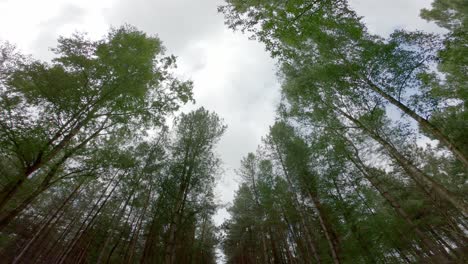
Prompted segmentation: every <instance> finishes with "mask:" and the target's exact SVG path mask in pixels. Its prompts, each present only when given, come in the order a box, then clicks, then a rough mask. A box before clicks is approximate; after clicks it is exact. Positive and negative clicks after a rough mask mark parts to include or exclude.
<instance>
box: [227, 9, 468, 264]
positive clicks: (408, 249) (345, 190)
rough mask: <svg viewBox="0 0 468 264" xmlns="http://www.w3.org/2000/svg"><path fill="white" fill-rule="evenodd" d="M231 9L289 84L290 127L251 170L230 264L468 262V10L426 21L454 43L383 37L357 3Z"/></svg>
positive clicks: (283, 124) (272, 139)
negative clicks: (372, 30) (371, 29)
mask: <svg viewBox="0 0 468 264" xmlns="http://www.w3.org/2000/svg"><path fill="white" fill-rule="evenodd" d="M219 10H220V12H223V13H224V15H225V18H226V24H227V25H228V26H230V27H231V28H233V29H239V30H242V31H244V32H248V33H249V34H250V35H251V37H253V38H255V39H257V40H259V41H261V42H262V43H264V44H265V46H266V48H267V50H268V51H270V52H271V54H272V56H274V57H276V58H277V59H278V60H279V64H280V71H279V75H280V78H281V81H282V102H281V104H280V106H279V107H278V114H277V120H276V122H275V124H274V125H273V126H272V127H271V128H270V132H269V134H268V135H267V136H266V137H265V138H264V140H263V143H262V144H261V145H260V146H259V149H258V151H257V153H255V154H253V153H250V154H248V155H247V156H246V157H245V158H244V159H243V160H242V163H241V169H240V170H239V175H241V176H242V179H243V180H242V183H241V186H240V188H239V190H238V191H237V194H236V197H235V200H234V202H233V205H232V206H231V207H230V209H229V211H230V213H231V216H232V218H231V219H229V220H227V221H226V222H225V223H224V225H223V230H224V233H225V234H224V235H225V238H224V240H223V243H222V247H223V250H224V252H225V255H226V260H227V263H336V264H338V263H466V261H467V255H466V252H467V251H468V250H467V249H468V248H467V245H468V244H467V243H468V237H467V233H468V222H467V221H466V219H467V216H468V205H467V201H466V193H467V184H466V183H467V171H468V141H467V139H468V134H467V133H468V112H467V97H468V93H467V92H468V82H467V81H468V79H467V74H466V73H467V65H468V61H467V58H468V56H467V55H468V19H467V16H468V6H467V5H466V1H463V0H435V2H434V3H433V4H432V8H431V10H423V11H422V12H421V15H422V17H423V18H425V19H427V20H431V21H435V22H436V23H437V24H438V25H439V26H441V27H444V28H445V29H446V30H447V32H448V33H447V34H446V35H445V36H438V35H434V34H429V33H425V32H420V31H416V32H408V31H404V30H397V31H395V32H394V33H393V34H391V35H390V36H389V37H388V38H383V37H380V36H376V35H373V34H371V33H369V32H368V31H367V29H366V28H365V26H364V24H363V23H362V21H361V19H360V17H358V16H357V15H356V13H355V12H354V11H353V10H352V9H351V8H350V7H349V5H348V2H347V1H346V0H320V1H316V0H289V1H277V0H265V1H256V0H226V4H225V5H224V6H222V7H220V9H219ZM428 139H432V140H435V141H434V142H437V145H435V144H427V145H422V144H417V142H418V141H421V140H422V141H423V142H424V141H426V142H428V141H429V140H428Z"/></svg>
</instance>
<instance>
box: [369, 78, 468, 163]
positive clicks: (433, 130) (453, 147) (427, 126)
mask: <svg viewBox="0 0 468 264" xmlns="http://www.w3.org/2000/svg"><path fill="white" fill-rule="evenodd" d="M365 80H366V82H367V83H368V85H369V86H370V88H371V90H373V91H374V92H376V93H378V94H379V95H380V96H382V97H383V98H385V99H386V100H387V101H388V102H390V103H391V104H392V105H394V106H396V107H397V108H399V109H400V110H401V111H403V112H404V113H405V114H407V115H408V116H410V117H411V118H413V119H414V120H415V121H416V122H417V123H418V124H419V125H420V126H421V127H422V128H423V129H424V130H426V131H427V132H429V133H430V134H432V135H433V136H434V138H436V139H437V140H439V141H440V143H442V144H443V145H445V146H446V147H447V148H448V149H449V150H450V151H451V152H452V153H453V154H454V155H455V157H456V158H457V159H458V160H459V161H460V162H461V163H462V164H463V165H464V166H465V168H468V156H467V155H466V154H465V153H463V152H462V151H461V150H460V149H459V148H458V147H457V144H456V143H454V142H452V141H451V140H450V139H449V138H448V137H447V136H446V135H444V134H443V133H442V131H440V130H439V128H437V127H436V126H435V125H434V124H432V123H430V122H429V120H427V119H425V118H424V117H422V116H420V115H418V114H417V113H416V112H414V111H413V110H411V109H410V108H409V107H407V106H406V105H404V104H403V103H401V102H400V101H398V100H397V99H395V98H393V97H392V96H391V95H389V94H387V93H386V92H385V91H383V90H382V89H381V88H380V87H378V86H377V85H375V84H374V83H373V82H372V81H371V80H369V79H368V78H367V77H365Z"/></svg>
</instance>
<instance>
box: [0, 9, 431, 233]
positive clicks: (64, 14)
mask: <svg viewBox="0 0 468 264" xmlns="http://www.w3.org/2000/svg"><path fill="white" fill-rule="evenodd" d="M350 2H351V5H352V7H353V8H355V10H356V11H357V13H358V15H360V16H363V18H364V21H365V23H366V24H367V27H368V28H369V30H370V31H371V32H373V33H377V34H380V35H384V36H385V35H388V34H389V33H391V32H392V31H393V30H395V29H399V28H404V29H410V30H414V29H420V30H427V31H439V32H440V29H438V28H436V26H435V25H434V24H432V23H427V22H426V21H424V20H422V19H420V18H419V15H418V14H419V10H420V9H421V8H424V7H429V6H430V3H431V0H351V1H350ZM220 4H222V0H76V1H73V0H41V1H38V0H0V25H1V26H0V40H8V41H10V42H11V43H14V44H16V45H17V46H18V47H19V48H20V49H21V50H22V51H24V52H25V53H30V54H33V55H34V56H35V57H38V58H41V59H44V60H47V59H50V58H51V53H50V52H49V50H48V48H49V47H54V46H55V43H56V39H57V37H58V36H59V35H70V34H71V33H72V32H74V31H76V30H78V31H84V32H88V33H89V36H90V37H92V38H96V39H97V38H100V37H102V36H103V35H104V34H105V33H106V31H107V30H108V29H109V27H110V26H119V25H122V24H124V23H129V24H132V25H134V26H136V27H138V28H139V29H140V30H143V31H145V32H147V33H149V34H157V35H158V36H159V37H160V38H161V39H162V40H163V42H164V43H165V46H166V47H167V49H168V52H169V53H173V54H174V55H176V56H178V64H179V71H178V73H179V74H180V75H181V76H183V77H184V78H190V79H192V80H193V81H194V83H195V89H194V93H195V99H196V101H197V104H196V107H198V106H204V107H205V108H207V109H209V110H213V111H215V112H217V113H218V114H219V115H220V116H221V117H222V118H224V120H225V122H226V124H227V125H228V130H227V133H226V134H225V136H224V137H223V139H222V140H221V142H220V145H219V148H218V153H219V154H220V155H221V158H222V159H223V161H224V171H225V173H224V174H223V175H222V176H221V179H220V181H219V184H218V186H217V196H218V199H219V200H220V201H221V202H223V203H227V202H230V201H231V200H232V198H233V195H234V192H235V190H236V188H237V182H238V180H237V179H236V176H235V173H234V169H236V168H237V167H238V166H239V161H240V159H241V158H242V157H243V156H245V155H246V154H247V153H248V152H253V151H255V149H256V146H257V145H258V144H259V143H260V140H261V137H262V136H263V135H265V134H266V133H267V131H268V127H269V125H271V124H272V123H273V119H274V115H275V105H276V103H277V102H278V101H279V84H278V82H277V79H276V76H275V62H274V61H273V60H272V59H270V58H269V56H268V54H267V53H266V52H265V51H264V48H263V46H262V45H261V44H259V43H256V42H254V41H250V40H248V39H247V37H246V36H244V35H242V34H241V33H239V32H236V33H234V32H232V31H231V30H229V29H227V28H226V26H224V24H223V17H222V15H220V14H218V13H217V11H216V7H217V6H218V5H220ZM189 108H193V106H192V107H188V108H186V109H189ZM225 217H227V213H226V211H225V210H222V211H220V212H219V213H218V214H217V216H216V217H215V219H216V222H217V223H218V224H219V223H221V222H222V220H223V218H225Z"/></svg>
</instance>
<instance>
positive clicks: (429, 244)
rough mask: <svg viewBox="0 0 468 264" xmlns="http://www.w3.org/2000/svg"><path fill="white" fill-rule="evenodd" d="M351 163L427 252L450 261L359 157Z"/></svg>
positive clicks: (443, 250)
mask: <svg viewBox="0 0 468 264" xmlns="http://www.w3.org/2000/svg"><path fill="white" fill-rule="evenodd" d="M350 159H351V161H352V162H353V163H354V165H355V166H356V167H357V168H358V169H359V170H360V171H361V172H362V174H363V175H364V177H365V178H366V179H367V180H368V181H369V182H370V183H371V184H372V186H373V187H374V188H375V189H376V190H377V191H378V192H379V193H380V194H381V195H382V197H384V198H385V200H386V201H387V202H388V203H389V204H390V205H391V206H392V207H393V208H394V209H395V211H396V212H397V214H398V215H399V216H400V217H401V218H402V219H404V220H405V222H406V223H407V224H408V225H409V226H410V227H411V229H412V230H414V232H415V233H416V235H417V236H418V237H419V238H420V239H421V242H422V245H423V247H424V248H426V250H427V251H428V252H432V253H433V254H441V255H443V256H445V258H446V260H447V261H448V260H449V259H450V255H448V254H447V252H446V251H445V249H443V248H441V246H440V245H438V244H436V243H434V242H433V240H431V239H430V238H429V237H428V236H427V235H426V234H425V233H424V232H423V231H422V230H421V229H420V228H419V227H418V226H417V225H416V224H415V223H414V222H413V221H412V220H411V218H410V216H409V215H408V214H407V213H406V211H405V210H404V209H403V208H402V207H401V205H400V204H399V203H398V201H397V200H396V198H395V197H393V195H391V194H390V193H389V192H388V191H385V190H384V188H383V187H382V185H381V182H380V181H379V180H378V179H377V178H376V177H375V176H374V175H372V172H371V171H370V169H369V168H368V167H367V166H366V165H365V164H364V163H363V162H362V161H361V160H360V159H359V157H355V158H352V157H350Z"/></svg>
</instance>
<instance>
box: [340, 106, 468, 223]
mask: <svg viewBox="0 0 468 264" xmlns="http://www.w3.org/2000/svg"><path fill="white" fill-rule="evenodd" d="M335 109H336V110H337V111H338V112H340V113H341V114H342V115H343V116H345V117H346V118H348V119H349V120H350V121H352V122H353V123H355V124H356V125H357V126H358V127H360V128H361V129H362V130H364V131H365V132H366V133H367V134H368V135H369V136H370V137H371V138H373V139H374V140H375V141H377V142H378V143H380V144H381V145H382V146H383V147H384V148H385V150H387V152H388V153H389V154H390V156H391V157H392V158H393V159H394V160H395V161H396V162H397V163H398V164H399V165H400V166H401V167H402V168H403V169H404V170H405V172H406V173H407V174H408V176H410V177H411V178H412V179H413V180H414V181H415V182H416V183H417V184H418V185H419V186H420V187H421V188H422V190H423V191H424V192H425V193H427V194H428V195H429V196H430V197H431V198H432V199H433V200H434V201H435V202H436V205H438V206H439V204H438V202H439V199H443V200H445V201H447V202H449V203H450V204H452V205H453V206H454V207H455V208H457V209H458V210H459V211H460V212H461V213H462V214H464V215H465V216H466V215H468V207H467V206H466V205H465V203H464V202H463V201H461V200H459V199H458V198H457V197H456V196H455V195H453V194H452V193H450V191H448V190H447V189H445V188H444V187H443V186H442V185H440V184H439V183H437V182H435V181H434V180H433V179H432V178H430V177H429V176H427V175H426V174H424V173H423V172H422V171H421V170H420V169H418V168H417V167H416V166H414V165H413V164H412V163H411V162H410V161H409V160H408V159H407V158H406V157H405V156H403V155H402V154H401V153H400V152H399V151H398V150H397V149H396V148H395V147H394V146H393V145H392V144H390V143H389V142H388V141H386V140H385V139H383V138H382V137H381V136H380V135H378V134H377V133H376V132H374V131H372V130H371V129H369V128H367V127H366V126H365V125H364V124H363V123H362V122H360V121H359V120H357V119H356V118H354V117H352V116H351V115H349V114H347V113H346V112H344V111H343V110H341V109H340V108H338V107H335Z"/></svg>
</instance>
